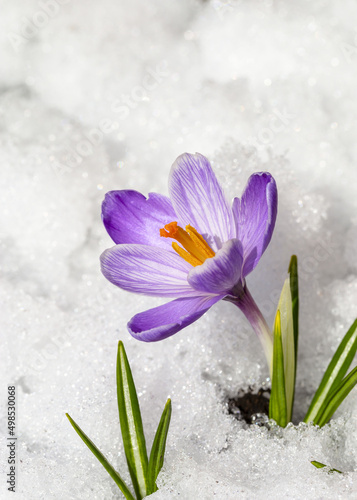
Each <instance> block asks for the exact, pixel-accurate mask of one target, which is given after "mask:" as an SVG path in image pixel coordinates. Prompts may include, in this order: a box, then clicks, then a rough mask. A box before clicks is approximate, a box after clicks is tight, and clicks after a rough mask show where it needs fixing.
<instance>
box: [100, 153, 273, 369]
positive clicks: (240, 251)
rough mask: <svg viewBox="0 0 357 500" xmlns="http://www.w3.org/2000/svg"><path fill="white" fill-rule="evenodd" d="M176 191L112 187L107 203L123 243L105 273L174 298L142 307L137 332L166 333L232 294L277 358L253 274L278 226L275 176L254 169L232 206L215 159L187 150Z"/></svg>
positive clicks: (134, 324) (177, 167)
mask: <svg viewBox="0 0 357 500" xmlns="http://www.w3.org/2000/svg"><path fill="white" fill-rule="evenodd" d="M169 195H170V196H169V197H166V196H163V195H161V194H157V193H150V194H149V196H148V198H145V196H143V195H142V194H140V193H139V192H137V191H132V190H121V191H110V192H109V193H107V194H106V196H105V200H104V202H103V207H102V217H103V222H104V225H105V227H106V229H107V231H108V233H109V235H110V236H111V238H112V239H113V240H114V242H115V243H116V246H114V247H113V248H110V249H109V250H106V251H105V252H104V253H103V254H102V256H101V267H102V272H103V274H104V276H105V277H106V278H107V279H108V280H109V281H111V282H112V283H113V284H114V285H116V286H118V287H120V288H122V289H124V290H128V291H130V292H135V293H140V294H145V295H152V296H159V297H167V298H172V299H174V300H172V301H170V302H168V303H166V304H164V305H160V306H158V307H155V308H153V309H150V310H148V311H145V312H141V313H139V314H136V315H135V316H134V317H133V318H132V319H131V320H130V321H129V323H128V330H129V332H130V334H131V335H132V336H133V337H135V338H136V339H139V340H143V341H145V342H153V341H157V340H162V339H165V338H166V337H169V336H170V335H173V334H175V333H177V332H178V331H180V330H182V328H185V327H186V326H188V325H190V324H191V323H193V322H194V321H196V320H198V319H199V318H200V317H201V316H202V315H203V314H204V313H205V312H207V311H208V310H209V309H210V307H212V306H213V305H214V304H215V303H216V302H218V301H219V300H221V299H225V300H229V301H230V302H232V303H233V304H235V305H237V306H238V307H239V308H240V309H241V310H242V311H243V313H244V314H245V315H246V317H247V318H248V320H249V321H250V323H251V324H252V326H253V328H254V330H255V331H256V333H257V334H258V337H259V338H260V340H261V342H262V344H263V348H264V351H265V354H266V357H267V359H268V364H269V365H270V361H271V356H272V335H271V332H270V330H269V327H268V326H267V324H266V322H265V320H264V318H263V316H262V314H261V313H260V311H259V309H258V307H257V305H256V304H255V302H254V300H253V298H252V297H251V295H250V293H249V291H248V289H247V286H246V281H245V278H246V276H247V275H248V274H249V273H250V272H252V271H253V269H254V268H255V267H256V265H257V264H258V262H259V259H260V258H261V256H262V254H263V252H264V251H265V249H266V247H267V246H268V244H269V242H270V239H271V236H272V233H273V229H274V225H275V220H276V214H277V189H276V184H275V181H274V179H273V177H272V176H271V175H270V174H269V173H266V172H261V173H256V174H253V175H252V176H251V177H250V178H249V180H248V183H247V185H246V187H245V189H244V192H243V194H242V197H241V198H234V200H233V204H232V206H230V204H229V203H228V202H227V200H226V198H225V195H224V193H223V190H222V188H221V186H220V185H219V183H218V181H217V179H216V176H215V174H214V172H213V170H212V167H211V165H210V163H209V161H208V160H207V158H205V157H204V156H202V155H201V154H195V155H192V154H188V153H186V154H183V155H181V156H179V157H178V158H177V160H176V161H175V163H174V164H173V166H172V168H171V172H170V176H169Z"/></svg>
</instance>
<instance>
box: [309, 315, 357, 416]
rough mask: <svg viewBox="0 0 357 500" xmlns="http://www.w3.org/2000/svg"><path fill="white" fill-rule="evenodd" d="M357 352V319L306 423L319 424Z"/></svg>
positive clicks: (343, 340) (328, 370) (341, 344)
mask: <svg viewBox="0 0 357 500" xmlns="http://www.w3.org/2000/svg"><path fill="white" fill-rule="evenodd" d="M356 351H357V319H356V320H355V321H354V323H353V324H352V326H351V327H350V329H349V330H348V332H347V333H346V335H345V336H344V338H343V339H342V341H341V343H340V345H339V346H338V348H337V351H336V352H335V354H334V356H333V358H332V360H331V362H330V364H329V365H328V367H327V370H326V372H325V374H324V376H323V378H322V380H321V382H320V385H319V388H318V389H317V391H316V393H315V396H314V398H313V400H312V402H311V404H310V407H309V409H308V411H307V414H306V416H305V418H304V422H306V423H308V422H314V423H315V424H316V423H317V421H318V420H320V417H321V414H322V412H324V408H325V407H326V402H327V400H328V399H329V398H330V396H331V394H332V393H333V392H334V390H335V389H336V387H338V386H339V384H340V382H341V381H342V379H343V377H344V376H345V374H346V372H347V370H348V368H349V366H350V364H351V363H352V360H353V358H354V356H355V354H356Z"/></svg>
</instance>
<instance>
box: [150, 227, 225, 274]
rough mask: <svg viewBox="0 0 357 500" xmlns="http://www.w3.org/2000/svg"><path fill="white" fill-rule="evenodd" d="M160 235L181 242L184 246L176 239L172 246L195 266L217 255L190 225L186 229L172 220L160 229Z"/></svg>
mask: <svg viewBox="0 0 357 500" xmlns="http://www.w3.org/2000/svg"><path fill="white" fill-rule="evenodd" d="M160 236H163V237H164V238H173V239H174V240H176V241H178V242H179V243H181V245H182V246H183V248H182V247H180V245H178V244H177V243H176V241H173V242H172V248H173V249H174V250H175V252H177V253H178V254H179V255H180V257H182V258H183V259H185V260H186V261H187V262H188V263H189V264H192V265H193V266H200V265H201V264H203V263H204V261H205V260H206V259H209V258H210V257H214V256H215V255H216V254H215V252H214V251H213V250H212V248H211V247H210V246H209V245H208V243H207V242H206V240H205V239H204V238H203V237H202V236H201V235H200V234H199V233H198V232H197V231H196V229H195V228H194V227H192V226H190V225H188V226H186V231H185V230H184V229H182V227H180V226H178V225H177V222H170V224H166V226H165V227H164V228H162V229H160ZM184 249H185V250H184Z"/></svg>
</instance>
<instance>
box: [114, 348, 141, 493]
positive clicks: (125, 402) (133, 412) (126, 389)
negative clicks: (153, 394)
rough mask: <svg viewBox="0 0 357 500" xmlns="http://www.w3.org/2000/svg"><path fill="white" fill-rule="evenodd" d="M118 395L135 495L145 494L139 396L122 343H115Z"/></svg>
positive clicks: (121, 425)
mask: <svg viewBox="0 0 357 500" xmlns="http://www.w3.org/2000/svg"><path fill="white" fill-rule="evenodd" d="M117 395H118V409H119V420H120V427H121V433H122V438H123V444H124V450H125V455H126V460H127V463H128V467H129V472H130V475H131V479H132V482H133V486H134V489H135V493H136V496H137V498H138V500H141V499H142V498H143V497H145V496H146V495H147V493H148V484H147V468H148V458H147V451H146V443H145V436H144V430H143V423H142V419H141V412H140V407H139V401H138V396H137V393H136V389H135V384H134V379H133V376H132V373H131V369H130V365H129V361H128V358H127V356H126V352H125V349H124V345H123V343H122V342H121V341H120V342H119V344H118V357H117Z"/></svg>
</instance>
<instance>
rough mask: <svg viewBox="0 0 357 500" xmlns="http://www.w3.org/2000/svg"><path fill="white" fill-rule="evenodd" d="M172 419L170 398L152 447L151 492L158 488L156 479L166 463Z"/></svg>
mask: <svg viewBox="0 0 357 500" xmlns="http://www.w3.org/2000/svg"><path fill="white" fill-rule="evenodd" d="M170 419H171V399H168V400H167V402H166V405H165V408H164V411H163V412H162V415H161V419H160V422H159V425H158V428H157V431H156V434H155V438H154V442H153V444H152V448H151V453H150V459H149V467H148V481H149V494H151V493H154V492H155V491H156V490H157V486H156V479H157V476H158V475H159V472H160V470H161V467H162V466H163V463H164V455H165V447H166V438H167V433H168V430H169V425H170Z"/></svg>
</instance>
